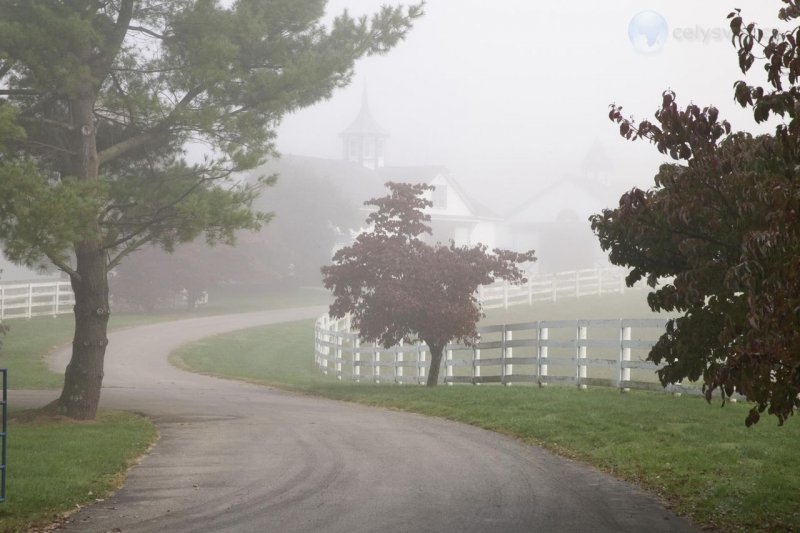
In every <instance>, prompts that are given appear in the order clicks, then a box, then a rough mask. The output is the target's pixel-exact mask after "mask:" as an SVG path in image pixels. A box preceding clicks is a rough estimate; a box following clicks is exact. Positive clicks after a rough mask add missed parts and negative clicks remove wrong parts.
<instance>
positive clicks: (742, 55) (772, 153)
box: [592, 0, 800, 425]
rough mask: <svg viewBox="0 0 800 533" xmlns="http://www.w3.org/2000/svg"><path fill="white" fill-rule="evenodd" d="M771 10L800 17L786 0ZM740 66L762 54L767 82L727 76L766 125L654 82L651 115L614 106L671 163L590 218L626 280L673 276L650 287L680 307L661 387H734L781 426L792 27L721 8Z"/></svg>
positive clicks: (796, 147)
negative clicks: (756, 131) (746, 125)
mask: <svg viewBox="0 0 800 533" xmlns="http://www.w3.org/2000/svg"><path fill="white" fill-rule="evenodd" d="M783 3H784V4H786V7H785V8H783V9H781V12H780V15H779V17H780V18H781V19H782V20H785V21H792V20H795V19H797V18H799V17H800V2H798V1H797V0H783ZM730 18H731V29H732V30H733V32H734V44H735V45H736V46H737V48H738V50H739V63H740V66H741V68H742V71H743V72H747V71H748V70H749V69H750V68H751V67H752V66H753V65H754V64H755V62H756V60H757V58H756V56H755V54H754V53H753V50H754V48H755V47H758V48H759V49H760V51H761V53H763V54H764V61H765V65H764V67H765V70H766V72H767V81H768V86H767V87H766V88H764V87H758V86H750V85H748V84H747V83H746V82H744V81H740V82H737V83H736V85H735V98H736V100H737V101H738V102H739V103H740V104H741V105H743V106H746V107H751V108H752V109H753V114H754V120H755V121H756V122H762V121H764V120H766V119H767V118H769V117H771V116H779V117H783V121H782V122H781V123H780V124H779V125H778V126H777V127H776V131H775V134H774V135H762V136H758V137H753V136H751V135H750V134H747V133H731V128H730V125H729V124H728V123H727V122H726V121H720V120H719V113H718V111H717V110H716V109H715V108H714V107H706V108H703V109H700V108H699V107H697V106H694V105H690V106H688V107H687V108H686V109H680V108H679V107H678V105H677V104H676V102H675V95H674V94H673V93H672V92H669V91H668V92H665V93H664V98H663V101H662V105H661V107H660V109H659V110H658V111H657V112H656V123H655V124H654V123H651V122H649V121H644V122H640V123H638V124H636V123H634V121H633V120H631V119H627V118H625V117H623V115H622V110H621V108H620V107H617V106H612V107H611V113H610V118H611V119H612V120H613V121H615V122H617V123H618V124H619V125H620V133H621V134H622V135H623V137H626V138H628V139H638V138H644V139H647V140H649V141H651V142H652V143H653V144H655V145H656V147H657V148H658V150H659V151H660V152H662V153H664V154H668V155H670V156H671V157H672V158H673V159H674V160H676V161H677V162H676V163H674V164H668V165H663V166H662V167H661V169H660V170H659V173H658V174H657V175H656V179H655V187H653V188H652V189H650V190H647V191H642V190H639V189H633V190H631V191H630V192H628V193H626V194H625V195H623V197H622V198H621V199H620V204H619V207H618V208H616V209H611V210H605V211H604V212H603V213H602V214H600V215H595V216H594V217H592V227H593V229H594V230H595V232H596V233H597V235H598V237H599V239H600V243H601V245H602V247H603V249H605V250H610V258H611V261H612V262H614V263H615V264H619V265H624V266H628V267H631V272H630V274H629V276H628V283H629V284H632V283H634V282H636V281H638V280H640V279H642V278H646V279H647V282H648V283H649V284H650V286H651V287H654V288H656V286H657V283H658V281H659V280H662V281H663V280H665V279H669V278H674V279H672V280H671V281H669V282H667V283H666V284H665V285H662V286H660V287H658V288H657V289H655V290H654V291H653V292H651V293H650V295H649V296H648V301H649V303H650V306H651V307H652V308H653V309H655V310H667V311H679V312H682V313H683V316H682V317H680V318H678V319H676V320H673V321H670V322H669V324H668V326H667V331H666V333H665V334H664V335H663V336H662V337H661V339H660V340H659V342H658V343H657V344H656V346H655V347H654V348H653V350H652V352H651V353H650V355H649V359H650V360H652V361H654V362H656V363H660V362H663V363H666V366H665V367H664V368H663V369H662V370H660V371H659V377H660V378H661V381H662V383H664V384H667V383H671V382H676V381H680V380H682V379H686V378H688V379H690V380H698V379H701V378H702V379H703V383H704V390H705V392H706V396H707V398H708V399H709V400H710V399H711V395H712V392H713V391H715V390H719V391H721V393H722V395H723V398H726V397H728V396H730V395H731V394H733V393H734V392H738V393H740V394H742V395H744V396H745V397H746V398H747V399H748V400H750V401H752V402H754V403H755V406H754V407H753V409H752V410H751V412H750V414H749V415H748V417H747V420H746V423H747V425H752V424H754V423H756V422H758V420H759V418H760V415H761V413H763V412H765V411H766V412H768V413H769V414H772V415H775V416H776V417H777V418H778V420H779V422H780V423H781V424H783V422H785V421H786V420H787V419H788V417H789V416H791V415H792V414H793V413H794V411H795V410H796V409H797V408H799V407H800V397H799V396H798V395H800V224H799V223H798V222H799V221H798V214H799V213H800V174H798V172H799V170H800V121H798V118H800V117H798V113H800V92H798V88H797V87H796V86H795V84H796V82H797V81H798V77H800V48H798V46H797V45H798V39H799V38H800V28H795V29H794V30H792V31H787V32H785V33H780V32H772V33H770V34H769V35H766V34H765V33H764V32H762V31H761V30H760V29H759V28H758V26H757V25H755V24H745V23H744V22H743V21H742V18H741V16H740V15H739V12H738V11H737V12H734V13H732V14H731V15H730Z"/></svg>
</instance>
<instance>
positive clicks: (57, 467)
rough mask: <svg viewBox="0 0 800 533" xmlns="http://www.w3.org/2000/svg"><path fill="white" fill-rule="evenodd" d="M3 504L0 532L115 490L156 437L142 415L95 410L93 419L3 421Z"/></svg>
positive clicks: (54, 516) (47, 519)
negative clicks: (5, 475)
mask: <svg viewBox="0 0 800 533" xmlns="http://www.w3.org/2000/svg"><path fill="white" fill-rule="evenodd" d="M8 429H9V439H8V465H9V466H8V478H7V480H6V482H7V492H6V496H7V499H6V502H5V503H2V504H0V531H2V532H3V533H6V532H12V531H15V532H16V531H19V532H22V531H28V530H29V529H30V528H32V527H42V526H46V525H48V524H50V523H52V522H54V521H57V520H59V519H60V518H61V517H62V515H63V513H64V512H65V511H70V510H73V509H75V508H76V505H80V504H84V503H90V502H93V501H95V499H97V498H102V497H104V496H105V495H107V494H108V493H109V492H110V491H113V490H115V489H117V488H118V487H119V486H120V484H121V483H122V480H123V479H124V476H125V472H126V471H127V469H128V467H129V466H130V465H131V464H133V462H134V461H135V460H136V458H138V457H140V456H141V455H142V454H143V453H144V452H145V451H146V450H147V448H148V447H149V446H150V444H151V443H152V442H153V441H154V439H155V438H156V431H155V428H154V427H153V425H152V424H151V423H150V422H149V421H147V420H146V419H144V418H142V417H140V416H137V415H134V414H131V413H119V412H106V413H101V414H100V415H99V416H98V418H97V420H96V421H94V422H73V421H65V420H59V419H46V420H36V421H29V422H22V421H18V420H12V421H11V422H10V424H9V428H8Z"/></svg>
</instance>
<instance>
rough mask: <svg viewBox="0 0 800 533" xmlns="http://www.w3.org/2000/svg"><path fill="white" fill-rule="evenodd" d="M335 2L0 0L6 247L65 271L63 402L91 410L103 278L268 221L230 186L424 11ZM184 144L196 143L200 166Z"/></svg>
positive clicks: (101, 331)
mask: <svg viewBox="0 0 800 533" xmlns="http://www.w3.org/2000/svg"><path fill="white" fill-rule="evenodd" d="M325 4H326V2H325V0H273V1H269V2H264V1H263V0H236V1H234V2H225V3H223V2H221V1H218V0H173V1H171V2H162V1H160V0H75V1H52V0H25V1H20V0H0V146H3V147H4V150H3V152H2V155H0V240H2V241H3V243H4V251H5V253H6V255H7V256H8V257H9V258H10V259H12V260H14V261H16V262H18V263H23V264H27V265H38V264H41V263H44V262H48V261H49V262H51V263H52V264H54V265H56V266H57V267H58V268H60V269H61V270H63V271H64V272H66V273H67V274H69V276H70V279H71V282H72V285H73V289H74V291H75V295H76V307H75V315H76V334H75V339H74V343H73V347H74V348H73V358H72V362H71V363H70V366H69V367H68V369H67V373H66V379H65V386H64V392H63V393H62V396H61V399H60V400H59V401H58V402H57V407H58V409H59V410H60V411H61V412H63V413H65V414H68V415H70V416H74V417H78V418H91V417H94V413H95V410H96V405H97V400H98V398H99V391H100V383H101V381H102V360H103V355H104V353H105V346H106V344H107V339H106V323H107V320H108V313H109V310H108V282H107V272H108V271H109V269H111V268H113V267H115V266H116V265H118V264H119V263H120V261H122V260H123V259H124V258H125V256H127V255H128V254H130V253H131V252H133V251H134V250H136V249H137V248H139V247H141V246H143V245H145V244H148V243H153V244H156V245H159V246H161V247H163V248H165V249H167V250H172V249H173V248H174V247H175V246H176V245H177V244H179V243H181V242H186V241H190V240H192V239H194V238H196V237H198V236H200V235H204V236H205V239H206V240H207V241H208V242H209V243H215V242H226V243H228V242H232V241H233V240H234V236H235V231H236V230H237V229H242V228H245V229H258V228H260V226H261V225H262V224H263V223H265V222H266V221H267V220H268V219H269V216H268V215H267V214H264V213H259V212H257V211H255V210H254V209H253V208H252V202H253V200H254V199H255V197H256V195H257V193H258V191H259V188H260V187H262V186H264V185H268V184H270V183H271V180H270V179H268V178H265V179H263V180H261V181H260V182H259V183H258V184H256V185H254V186H244V185H239V184H237V183H235V182H232V181H231V180H230V177H231V175H232V174H233V173H234V172H236V171H240V170H246V169H249V168H253V167H254V166H256V165H257V164H258V163H260V162H261V161H263V160H264V158H266V157H268V156H271V155H274V146H273V140H274V136H275V133H274V132H275V127H276V125H277V124H278V123H279V121H280V120H281V118H282V117H283V116H284V115H285V114H286V113H289V112H291V111H294V110H296V109H299V108H302V107H304V106H308V105H310V104H312V103H314V102H317V101H319V100H321V99H324V98H327V97H329V96H330V95H331V94H332V92H333V91H334V90H335V89H336V88H338V87H342V86H344V85H346V84H347V83H348V82H349V81H350V79H351V77H352V74H353V66H354V63H355V61H356V60H357V59H358V58H360V57H363V56H365V55H371V54H381V53H384V52H387V51H388V50H389V49H391V48H392V47H393V46H395V45H396V44H397V43H398V42H399V41H400V40H401V39H402V38H403V37H404V36H405V35H406V33H407V31H408V30H409V29H410V28H411V25H412V23H413V19H414V18H416V17H417V16H419V15H420V14H421V6H412V7H409V8H403V7H388V6H387V7H384V8H382V9H381V10H380V11H379V12H378V13H376V14H375V15H374V16H373V17H371V18H367V17H363V18H358V19H354V18H353V17H351V16H349V15H348V14H347V13H344V14H342V15H339V16H338V17H336V18H334V19H333V20H332V22H331V23H330V25H329V26H326V25H324V24H323V23H322V22H321V19H322V17H323V15H324V9H325ZM188 143H193V144H195V145H204V146H206V147H207V152H206V153H207V154H209V155H207V156H206V157H205V158H204V159H203V160H202V161H200V162H191V161H189V160H187V157H186V152H185V150H186V146H187V144H188Z"/></svg>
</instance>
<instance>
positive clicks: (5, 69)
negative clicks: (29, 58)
mask: <svg viewBox="0 0 800 533" xmlns="http://www.w3.org/2000/svg"><path fill="white" fill-rule="evenodd" d="M12 68H14V62H13V61H11V60H8V61H6V62H5V63H3V66H2V67H0V78H2V77H3V76H5V75H6V74H8V73H9V71H10V70H11V69H12Z"/></svg>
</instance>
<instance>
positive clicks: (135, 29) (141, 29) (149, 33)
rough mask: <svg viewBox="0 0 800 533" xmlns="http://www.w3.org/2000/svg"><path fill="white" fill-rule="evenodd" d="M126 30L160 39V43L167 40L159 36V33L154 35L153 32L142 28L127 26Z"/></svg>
mask: <svg viewBox="0 0 800 533" xmlns="http://www.w3.org/2000/svg"><path fill="white" fill-rule="evenodd" d="M128 29H129V30H131V31H138V32H141V33H144V34H147V35H149V36H150V37H155V38H156V39H160V40H162V41H166V40H167V39H168V38H169V37H168V36H167V35H161V34H160V33H156V32H154V31H153V30H151V29H149V28H145V27H143V26H128Z"/></svg>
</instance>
